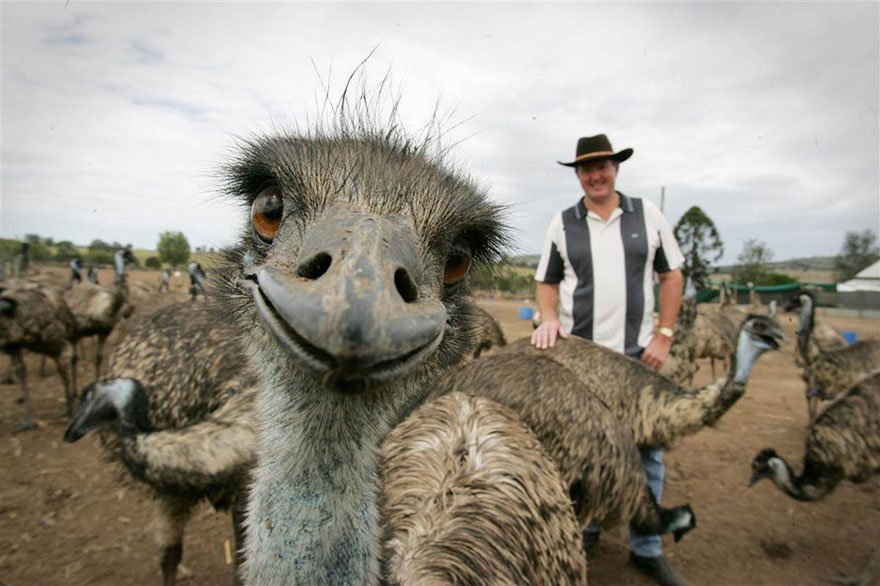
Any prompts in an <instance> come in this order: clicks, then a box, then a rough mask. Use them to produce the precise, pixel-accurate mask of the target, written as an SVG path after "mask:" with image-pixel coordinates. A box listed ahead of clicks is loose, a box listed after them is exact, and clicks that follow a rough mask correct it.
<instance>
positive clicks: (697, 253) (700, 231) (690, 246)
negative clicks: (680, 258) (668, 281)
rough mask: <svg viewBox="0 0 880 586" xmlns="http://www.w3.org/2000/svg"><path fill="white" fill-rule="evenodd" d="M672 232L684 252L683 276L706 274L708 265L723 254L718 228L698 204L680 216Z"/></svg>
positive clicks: (722, 244)
mask: <svg viewBox="0 0 880 586" xmlns="http://www.w3.org/2000/svg"><path fill="white" fill-rule="evenodd" d="M674 233H675V239H676V240H677V241H678V245H679V246H680V247H681V251H682V253H684V265H683V266H682V268H681V272H682V274H684V276H685V278H687V277H690V276H691V275H694V274H699V275H704V276H705V275H708V274H709V265H710V264H711V263H713V262H715V261H717V260H718V259H720V258H721V256H722V255H723V254H724V243H723V242H722V241H721V235H720V234H719V233H718V228H716V227H715V223H714V222H713V221H712V219H711V218H710V217H709V216H707V215H706V213H705V212H704V211H703V210H702V209H700V208H699V207H698V206H692V207H691V208H690V209H689V210H688V211H686V212H685V213H684V215H682V216H681V218H680V219H679V220H678V223H677V224H676V225H675V229H674Z"/></svg>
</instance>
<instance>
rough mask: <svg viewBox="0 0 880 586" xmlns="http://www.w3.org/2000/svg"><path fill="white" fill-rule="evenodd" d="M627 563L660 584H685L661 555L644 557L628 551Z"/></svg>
mask: <svg viewBox="0 0 880 586" xmlns="http://www.w3.org/2000/svg"><path fill="white" fill-rule="evenodd" d="M629 563H631V564H632V565H634V566H635V567H636V568H638V570H639V571H640V572H642V573H643V574H645V575H647V576H650V577H651V578H652V579H653V580H654V581H655V582H657V583H658V584H660V586H687V582H685V581H684V578H682V577H681V576H679V575H678V574H676V573H675V570H673V569H672V566H670V565H669V562H667V561H666V558H664V557H663V556H662V555H658V556H657V557H644V556H640V555H636V554H634V553H632V552H630V554H629Z"/></svg>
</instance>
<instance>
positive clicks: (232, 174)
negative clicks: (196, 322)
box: [220, 131, 504, 396]
mask: <svg viewBox="0 0 880 586" xmlns="http://www.w3.org/2000/svg"><path fill="white" fill-rule="evenodd" d="M341 134H343V136H317V137H309V138H304V137H294V136H281V137H272V138H264V139H259V140H254V141H252V142H250V143H249V144H247V145H246V146H245V148H244V150H243V153H242V154H241V156H240V158H239V159H238V160H237V161H236V162H235V163H234V164H232V165H231V166H230V168H229V174H228V190H229V191H230V192H231V193H232V194H233V195H234V196H235V197H236V198H238V199H239V200H240V201H241V203H242V204H243V207H244V209H245V210H246V213H247V226H246V228H245V231H244V234H243V236H242V238H241V240H240V242H239V244H238V246H237V247H236V248H235V249H233V250H231V251H228V254H227V258H228V260H229V261H230V263H229V264H228V265H227V266H226V267H225V268H224V269H222V270H221V271H220V273H221V280H222V281H223V282H224V285H223V286H225V288H226V293H227V295H226V297H227V302H228V303H231V306H232V307H233V308H234V309H235V310H236V312H237V313H238V315H239V317H240V318H241V319H240V323H241V324H242V325H243V326H244V327H246V328H247V329H248V330H250V335H251V336H252V338H251V341H252V342H254V343H252V344H249V345H248V346H250V347H252V348H254V349H255V352H256V358H257V362H258V364H262V365H266V366H267V367H268V366H269V365H271V366H272V368H279V365H281V367H282V368H287V370H286V374H288V375H290V376H301V375H300V374H299V373H301V372H303V371H305V372H306V373H308V374H309V375H311V376H312V377H314V378H315V379H316V380H317V381H319V382H320V383H321V385H323V387H325V388H327V389H329V390H330V391H331V392H337V393H343V394H346V395H349V396H351V395H355V394H361V393H364V392H372V391H371V390H376V389H382V388H387V386H388V385H389V384H390V383H392V382H393V381H395V380H397V379H400V378H401V377H410V376H416V377H417V376H420V375H421V376H424V375H425V374H427V373H430V372H436V371H437V370H436V369H438V368H443V367H446V366H449V365H451V364H454V363H456V362H458V361H459V360H461V359H462V357H463V356H464V354H465V353H466V352H467V351H468V350H469V347H470V345H471V344H472V340H470V337H471V334H470V332H471V331H472V328H471V327H470V323H469V320H470V319H472V317H471V314H472V312H471V311H469V305H468V303H469V302H468V298H467V296H466V294H467V292H468V281H469V278H468V273H469V269H470V268H471V266H472V265H473V264H474V263H475V262H481V261H485V260H489V259H491V258H494V257H495V256H496V255H497V253H498V251H499V249H500V247H501V246H502V245H503V242H504V237H503V227H502V222H501V209H500V207H499V206H498V205H496V204H493V203H491V202H489V201H488V199H487V197H486V195H485V194H484V193H483V192H481V191H480V190H479V189H477V188H476V187H475V186H474V184H472V183H470V182H469V181H467V180H465V179H463V178H462V177H460V176H458V175H457V174H455V173H454V172H452V171H450V170H449V169H446V168H444V167H443V166H442V165H441V163H440V162H438V161H433V160H431V159H429V158H428V157H427V156H425V155H424V154H423V152H422V150H421V149H420V148H417V147H414V146H413V145H412V144H411V143H409V142H406V141H404V140H402V139H398V138H394V136H393V134H394V133H390V134H391V135H392V136H389V135H380V134H375V135H374V134H371V133H370V132H364V131H360V132H356V133H354V134H355V136H352V135H351V133H344V132H343V133H341ZM243 329H244V328H243ZM282 376H283V374H282Z"/></svg>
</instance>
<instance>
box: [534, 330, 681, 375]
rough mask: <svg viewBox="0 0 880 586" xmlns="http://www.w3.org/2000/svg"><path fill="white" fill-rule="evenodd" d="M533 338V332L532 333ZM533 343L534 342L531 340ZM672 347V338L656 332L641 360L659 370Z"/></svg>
mask: <svg viewBox="0 0 880 586" xmlns="http://www.w3.org/2000/svg"><path fill="white" fill-rule="evenodd" d="M532 339H533V340H534V334H532ZM532 343H534V342H532ZM671 347H672V338H668V337H666V336H664V335H662V334H656V335H655V336H654V337H653V338H651V343H650V344H648V347H647V348H645V351H644V352H643V353H642V362H644V363H645V364H646V365H647V366H650V367H651V368H653V369H654V370H660V369H661V368H662V367H663V363H664V362H666V358H667V357H668V356H669V349H670V348H671Z"/></svg>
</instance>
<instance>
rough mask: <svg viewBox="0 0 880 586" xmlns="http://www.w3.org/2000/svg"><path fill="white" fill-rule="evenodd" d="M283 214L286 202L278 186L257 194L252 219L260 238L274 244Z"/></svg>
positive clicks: (252, 208)
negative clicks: (282, 198)
mask: <svg viewBox="0 0 880 586" xmlns="http://www.w3.org/2000/svg"><path fill="white" fill-rule="evenodd" d="M283 215H284V202H283V201H282V200H281V193H280V191H279V190H278V188H277V187H267V188H266V189H264V190H263V191H261V192H260V194H259V195H257V199H255V200H254V205H253V206H252V207H251V221H252V222H253V225H254V231H255V232H256V233H257V236H259V237H260V240H262V241H263V242H265V243H266V244H272V240H273V239H274V238H275V233H276V232H278V228H279V227H280V226H281V218H282V216H283Z"/></svg>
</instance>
